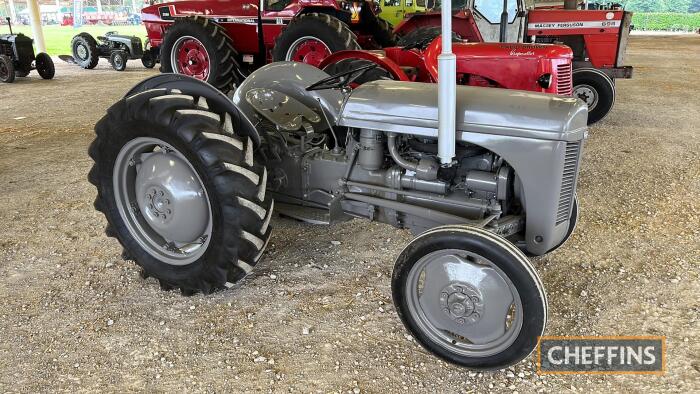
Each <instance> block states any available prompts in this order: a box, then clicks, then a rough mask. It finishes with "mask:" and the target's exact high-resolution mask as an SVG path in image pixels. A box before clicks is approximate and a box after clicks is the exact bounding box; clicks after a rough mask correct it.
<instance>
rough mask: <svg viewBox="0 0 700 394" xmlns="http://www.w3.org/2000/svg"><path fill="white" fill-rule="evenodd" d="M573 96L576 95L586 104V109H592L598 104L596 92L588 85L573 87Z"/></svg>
mask: <svg viewBox="0 0 700 394" xmlns="http://www.w3.org/2000/svg"><path fill="white" fill-rule="evenodd" d="M574 97H578V98H580V99H581V100H583V102H584V103H586V105H588V110H589V111H590V110H592V109H593V108H595V107H596V105H598V93H597V92H596V90H595V89H594V88H593V87H592V86H590V85H578V86H576V87H575V89H574Z"/></svg>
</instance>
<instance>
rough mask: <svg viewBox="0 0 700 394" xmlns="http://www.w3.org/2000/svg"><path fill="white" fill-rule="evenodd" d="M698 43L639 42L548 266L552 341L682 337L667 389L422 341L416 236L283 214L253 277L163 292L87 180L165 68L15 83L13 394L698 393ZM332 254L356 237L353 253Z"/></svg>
mask: <svg viewBox="0 0 700 394" xmlns="http://www.w3.org/2000/svg"><path fill="white" fill-rule="evenodd" d="M698 53H700V37H698V36H682V37H669V36H665V37H647V36H643V37H642V36H636V37H633V38H632V40H631V45H630V48H629V50H628V63H629V64H632V65H634V66H635V67H636V70H635V78H634V79H633V80H630V81H619V82H618V83H617V86H618V89H619V94H618V97H617V103H616V108H615V109H614V110H613V113H612V114H611V115H610V116H609V117H608V118H607V119H606V120H605V121H603V122H602V123H600V124H599V125H597V126H596V127H594V128H592V129H591V133H590V138H589V141H588V143H587V149H586V152H585V155H584V162H583V169H582V174H581V183H580V187H579V191H578V193H579V198H580V203H581V210H582V212H581V218H580V225H579V227H578V228H577V231H576V233H575V234H574V235H573V237H572V239H571V240H570V241H569V242H568V243H567V244H566V245H565V246H564V247H562V248H561V249H560V250H558V251H556V252H554V253H551V254H550V255H548V256H545V257H542V258H537V259H535V261H534V263H535V265H536V266H537V268H538V270H539V272H540V273H541V275H542V279H543V281H544V283H545V285H546V288H547V292H548V295H549V301H550V304H549V305H550V313H551V315H550V320H549V324H548V329H547V334H550V335H643V334H652V335H665V336H667V338H668V340H667V344H668V357H667V368H668V372H667V373H666V375H665V376H661V377H659V376H601V375H586V376H538V375H537V374H536V373H535V372H534V368H535V367H534V357H530V358H529V359H527V360H526V361H524V362H522V363H520V364H518V365H516V366H514V367H512V368H510V369H508V370H505V371H500V372H493V373H475V372H469V371H466V370H464V369H460V368H457V367H454V366H451V365H447V364H445V363H443V362H441V361H439V360H437V359H436V358H434V357H432V356H430V355H429V354H428V353H427V352H425V351H424V350H422V349H421V348H420V347H419V346H418V345H417V344H416V343H415V342H414V341H412V340H411V338H410V337H408V336H407V335H406V331H405V330H404V328H403V326H402V325H401V322H400V321H399V319H398V317H397V316H396V313H395V311H394V308H393V306H392V305H391V294H390V288H389V279H390V273H391V269H392V265H393V260H394V258H395V256H396V255H397V254H398V253H399V251H400V250H401V248H402V246H403V245H405V244H406V243H407V242H408V241H409V240H410V235H409V234H408V233H407V232H404V231H400V230H397V229H394V228H391V227H389V226H386V225H381V224H376V223H368V222H363V221H353V222H349V223H346V224H342V225H339V226H335V227H332V228H326V227H320V226H312V225H307V224H301V223H297V222H294V221H290V220H285V219H281V218H277V219H275V220H274V221H273V225H274V226H275V234H274V235H273V238H272V242H271V246H270V247H269V249H268V250H269V251H268V252H267V253H266V257H265V258H264V259H263V261H262V262H261V264H260V265H259V266H258V269H257V270H256V271H255V274H254V275H252V276H250V277H248V278H247V279H246V280H245V281H244V282H243V283H242V285H240V286H238V287H236V288H234V289H232V290H230V291H227V292H223V293H219V294H216V295H213V296H206V297H205V296H193V297H183V296H181V295H180V294H179V293H175V292H163V291H161V290H160V289H159V287H158V284H157V283H156V281H155V280H153V279H148V280H143V279H141V278H140V276H139V271H138V270H137V267H136V266H135V265H134V264H133V263H132V262H129V261H122V260H121V259H120V257H119V256H120V251H121V250H120V247H119V246H118V245H117V242H116V241H114V240H113V239H108V238H107V237H105V236H104V234H103V228H104V226H105V219H104V218H103V217H102V216H101V215H100V214H98V212H96V211H94V209H93V208H92V200H93V198H94V195H95V190H94V188H93V187H92V186H91V185H89V184H88V182H87V181H86V174H87V172H88V169H89V168H90V159H89V158H88V156H87V154H86V151H87V146H88V144H89V143H90V141H91V140H92V138H93V137H92V127H93V125H94V123H95V122H96V120H97V119H98V118H100V117H101V116H102V115H103V114H104V112H105V109H106V108H107V107H108V106H109V105H110V104H111V103H112V102H114V101H115V100H117V99H118V98H119V97H120V96H121V95H122V94H123V93H124V92H126V90H128V88H129V87H130V86H131V85H132V84H134V83H135V82H137V81H139V80H141V79H142V78H144V77H146V76H149V75H152V74H154V73H155V71H152V70H145V69H143V68H140V65H137V63H136V62H134V63H133V64H131V63H130V65H129V68H128V69H127V71H126V72H123V73H116V72H114V71H112V70H111V69H109V66H108V65H107V63H106V62H104V61H103V63H102V64H101V65H100V66H99V67H98V69H96V70H94V71H83V70H79V69H77V68H76V67H74V66H69V65H67V64H62V63H57V78H56V79H55V80H54V81H51V82H49V81H42V80H40V79H38V77H36V76H35V75H32V77H31V78H28V79H18V81H17V82H16V83H15V84H12V85H3V86H2V89H1V90H0V103H2V110H3V122H2V124H1V125H0V197H1V198H0V278H2V279H0V299H2V302H1V303H0V332H2V335H1V336H0V392H14V391H18V392H19V391H22V392H41V391H95V390H110V391H112V390H113V391H127V390H133V391H135V390H139V391H140V390H148V391H175V390H178V391H182V390H187V391H224V390H226V391H238V392H240V391H244V390H245V391H275V392H276V391H286V390H293V391H303V392H311V391H320V392H345V391H351V392H352V391H355V392H358V390H361V391H370V392H380V391H381V392H405V391H430V392H436V391H437V392H472V391H476V392H487V391H493V392H515V391H518V392H521V393H525V392H533V391H553V392H554V391H556V392H578V391H586V392H588V391H595V392H601V391H606V392H607V391H612V392H690V391H698V390H700V345H699V343H700V335H699V334H700V322H699V321H698V320H699V318H698V315H699V312H700V299H699V297H698V294H700V281H699V280H698V274H699V273H700V269H699V267H698V262H699V260H700V249H699V245H700V233H699V231H698V224H700V199H699V198H698V197H699V196H700V159H699V158H698V153H699V152H700V138H698V137H699V132H698V124H699V122H700V99H698V97H699V96H698V94H697V92H698V90H699V89H700V78H699V74H698V71H697V70H698V69H700V56H698ZM333 241H340V244H338V242H333Z"/></svg>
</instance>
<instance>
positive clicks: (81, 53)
mask: <svg viewBox="0 0 700 394" xmlns="http://www.w3.org/2000/svg"><path fill="white" fill-rule="evenodd" d="M75 52H76V54H77V55H78V57H79V58H80V60H86V59H87V57H88V56H87V48H85V45H83V44H78V45H77V48H75Z"/></svg>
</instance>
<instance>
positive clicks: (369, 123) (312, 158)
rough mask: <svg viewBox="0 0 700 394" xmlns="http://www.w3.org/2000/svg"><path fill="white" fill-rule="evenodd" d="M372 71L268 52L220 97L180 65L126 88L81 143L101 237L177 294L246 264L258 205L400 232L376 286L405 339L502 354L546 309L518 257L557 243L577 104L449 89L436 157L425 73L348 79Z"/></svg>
mask: <svg viewBox="0 0 700 394" xmlns="http://www.w3.org/2000/svg"><path fill="white" fill-rule="evenodd" d="M373 67H374V65H368V66H362V67H359V68H357V69H354V70H349V71H346V72H343V73H340V74H336V75H333V76H329V75H328V74H326V73H325V72H324V71H322V70H319V69H317V68H315V67H312V66H309V65H306V64H302V63H291V62H279V63H273V64H269V65H267V66H264V67H262V68H260V69H258V70H257V71H255V72H253V73H252V74H251V75H250V76H249V77H248V78H247V79H246V80H245V81H244V82H243V83H242V84H241V85H240V86H239V87H238V89H237V90H236V91H235V94H234V95H233V97H232V98H228V97H226V96H224V95H223V94H222V93H219V92H218V91H217V90H216V89H214V88H212V87H211V86H209V85H207V84H206V83H204V82H201V81H197V80H195V79H192V78H188V77H185V76H182V75H169V74H162V75H158V76H155V77H152V78H150V79H147V80H145V81H143V82H142V83H140V84H138V85H137V86H136V87H134V88H133V89H132V90H131V91H130V92H129V93H127V95H126V96H125V97H124V98H123V99H121V100H120V101H118V102H117V103H116V104H114V105H113V106H112V107H111V108H110V109H109V111H108V113H107V115H106V116H105V117H104V118H102V119H101V120H100V121H99V122H98V123H97V125H96V127H95V131H96V134H97V136H96V138H95V140H94V142H93V143H92V145H91V146H90V150H89V153H90V156H91V157H92V158H93V159H94V162H95V163H94V166H93V168H92V170H91V171H90V174H89V180H90V182H91V183H93V184H94V185H95V186H96V187H97V190H98V196H97V199H96V201H95V207H96V208H97V209H98V210H99V211H101V212H103V213H104V214H105V216H106V218H107V221H108V226H107V229H106V232H107V234H108V235H110V236H112V237H115V238H116V239H117V240H118V241H119V242H120V243H121V245H122V246H123V248H124V251H125V254H126V256H127V257H129V258H130V259H133V260H134V261H135V262H136V263H137V264H138V265H140V266H141V267H142V269H143V272H144V275H146V276H152V277H155V278H157V279H158V280H159V281H160V283H161V286H162V287H163V288H165V289H180V290H181V291H182V292H183V293H185V294H192V293H195V292H204V293H210V292H213V291H216V290H220V289H225V288H227V287H231V286H232V284H233V283H235V282H236V281H238V280H240V279H241V278H243V277H245V276H246V275H247V274H248V273H250V272H251V270H252V269H253V268H254V267H255V265H256V264H258V263H259V262H260V260H261V258H262V257H263V252H264V250H265V246H266V245H267V244H268V242H269V240H270V236H271V232H272V227H271V216H272V214H273V212H277V213H279V214H284V215H286V216H288V217H292V218H296V219H298V220H302V221H307V222H311V223H317V224H327V225H328V224H334V223H340V222H344V221H347V220H351V219H353V218H364V219H369V220H375V221H379V222H383V223H389V224H391V225H393V226H396V227H398V228H405V229H408V230H410V231H411V232H413V233H414V234H417V236H416V237H415V238H414V240H413V241H412V242H410V243H409V244H408V245H407V246H406V247H405V249H404V250H403V251H402V252H401V253H400V254H399V256H398V257H397V259H396V263H395V266H394V271H393V275H392V279H391V280H392V293H393V298H394V303H395V306H396V309H397V311H398V315H399V317H400V318H401V320H402V321H403V323H404V325H405V326H406V327H407V329H408V330H409V331H410V333H411V334H412V335H413V336H414V338H415V339H416V340H417V341H418V342H419V343H420V344H422V345H423V346H424V347H425V348H426V349H428V350H429V351H431V352H433V353H434V354H435V355H437V356H439V357H441V358H443V359H445V360H447V361H449V362H452V363H456V364H458V365H462V366H465V367H469V368H474V369H495V368H502V367H505V366H507V365H511V364H514V363H516V362H518V361H520V360H522V359H523V358H524V357H526V356H527V355H529V354H530V353H531V352H532V350H533V349H534V348H535V346H536V344H537V340H538V336H540V335H542V333H543V331H544V327H545V323H546V319H547V299H546V296H545V291H544V286H543V284H542V282H541V280H540V278H539V277H538V275H537V272H536V270H535V268H534V267H533V265H532V264H531V262H530V261H529V259H528V257H527V255H535V256H536V255H543V254H545V253H548V252H550V251H552V250H554V249H556V248H557V247H559V246H560V245H562V244H563V243H564V242H565V241H566V239H567V238H568V237H569V236H570V235H571V233H572V231H573V229H574V227H575V225H576V221H577V215H578V205H577V200H576V182H577V176H578V175H577V174H578V169H579V166H580V158H581V151H582V146H583V142H584V139H585V137H586V135H587V126H586V120H587V108H586V105H585V104H584V103H582V102H581V101H580V100H577V99H574V98H567V97H560V96H553V95H545V94H538V93H530V92H522V91H512V90H502V89H488V88H479V87H468V86H457V88H456V89H457V91H456V94H457V114H456V127H455V130H454V133H453V136H452V137H451V138H452V142H454V145H455V150H454V152H455V153H454V157H453V158H452V160H451V161H450V162H448V163H442V162H441V161H440V160H439V158H438V150H439V149H438V143H439V138H438V119H437V118H438V108H437V95H438V93H437V88H438V85H437V84H424V83H405V82H398V81H388V80H380V81H374V82H369V83H365V84H363V85H361V86H359V87H357V88H355V89H350V88H349V86H350V84H351V83H352V82H353V81H354V80H356V79H357V78H360V77H361V76H362V75H363V74H364V73H366V72H368V71H369V70H371V69H372V68H373ZM440 138H442V136H441V137H440ZM298 242H300V243H301V242H314V241H313V240H305V239H299V241H298Z"/></svg>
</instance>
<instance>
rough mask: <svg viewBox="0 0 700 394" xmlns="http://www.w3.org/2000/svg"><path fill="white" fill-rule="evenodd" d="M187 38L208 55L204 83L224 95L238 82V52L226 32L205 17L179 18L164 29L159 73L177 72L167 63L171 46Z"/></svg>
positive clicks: (239, 68) (170, 55) (239, 79)
mask: <svg viewBox="0 0 700 394" xmlns="http://www.w3.org/2000/svg"><path fill="white" fill-rule="evenodd" d="M185 36H190V37H193V38H195V39H196V40H198V41H199V42H200V43H201V44H202V45H203V46H204V48H205V49H206V51H207V54H208V56H209V71H208V77H207V79H206V82H207V83H209V84H210V85H212V86H214V87H215V88H217V89H219V90H220V91H222V92H223V93H224V94H228V93H229V92H230V91H232V90H234V89H235V87H236V86H237V85H238V84H239V83H240V82H241V81H242V78H241V76H242V72H241V66H240V64H239V63H238V60H237V59H238V52H236V50H235V49H234V47H233V40H232V39H231V37H229V36H228V35H227V34H226V30H225V29H224V28H223V27H222V26H221V25H219V24H218V23H216V22H214V21H213V20H211V19H209V18H205V17H202V16H198V15H197V16H194V17H187V18H179V19H176V20H175V23H173V25H172V26H170V27H169V28H168V30H167V31H166V33H165V37H164V38H163V44H162V45H161V47H160V71H161V72H164V73H177V72H178V71H177V69H175V68H174V67H173V63H172V62H171V58H172V51H173V50H176V48H174V46H175V43H176V42H177V40H178V39H180V38H181V37H185Z"/></svg>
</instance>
